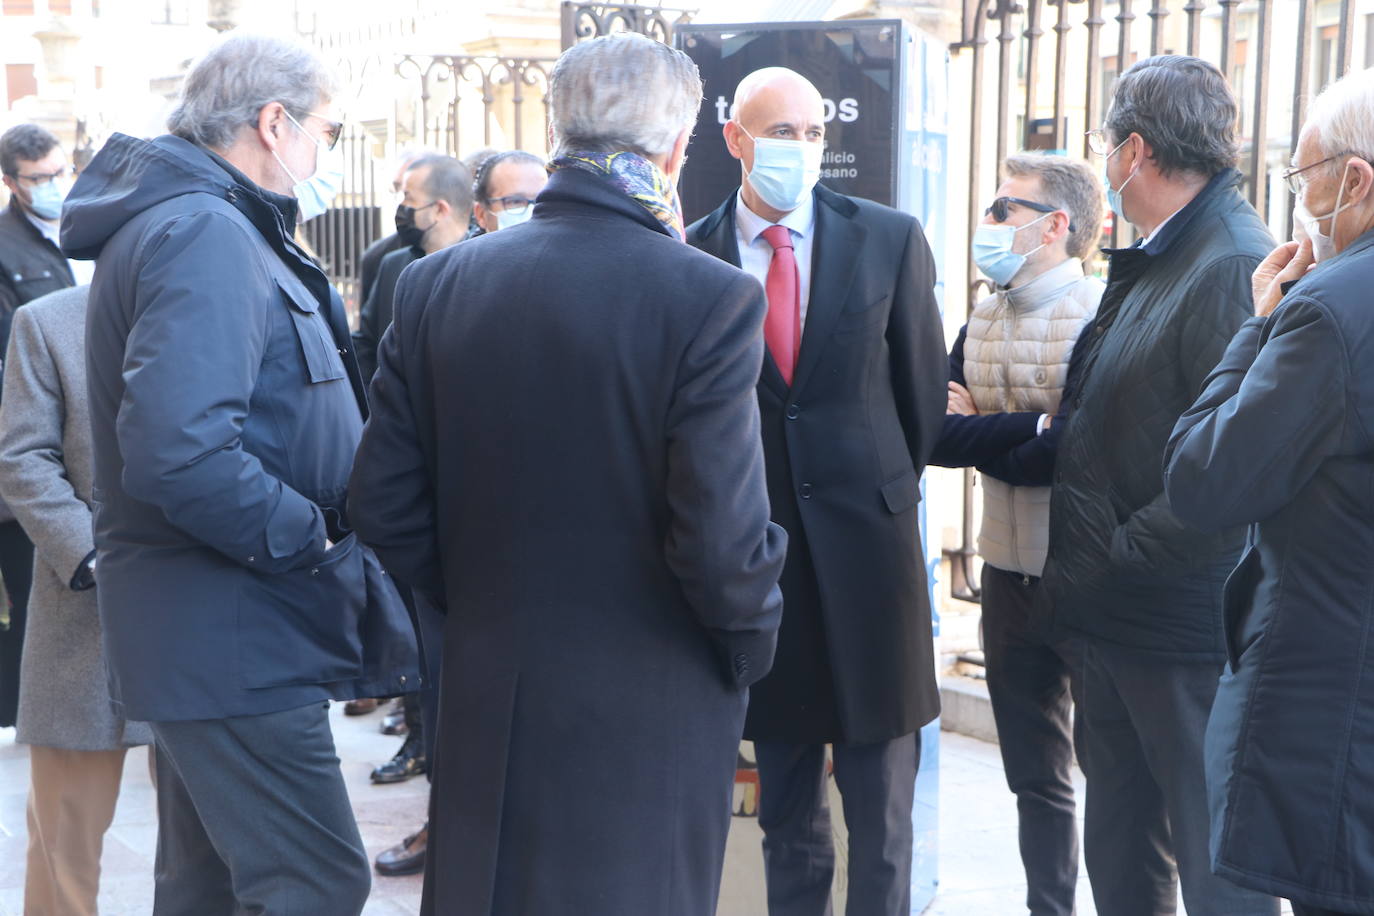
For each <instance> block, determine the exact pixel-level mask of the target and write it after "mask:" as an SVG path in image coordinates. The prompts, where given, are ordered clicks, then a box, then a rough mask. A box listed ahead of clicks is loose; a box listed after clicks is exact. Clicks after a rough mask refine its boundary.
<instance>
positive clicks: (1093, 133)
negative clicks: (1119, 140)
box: [1088, 127, 1112, 156]
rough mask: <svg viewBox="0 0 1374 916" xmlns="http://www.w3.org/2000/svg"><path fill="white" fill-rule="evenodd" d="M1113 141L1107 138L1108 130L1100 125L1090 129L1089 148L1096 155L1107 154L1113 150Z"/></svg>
mask: <svg viewBox="0 0 1374 916" xmlns="http://www.w3.org/2000/svg"><path fill="white" fill-rule="evenodd" d="M1111 148H1112V141H1111V140H1110V139H1108V138H1107V132H1106V131H1105V130H1103V129H1102V128H1100V127H1098V128H1095V129H1093V130H1090V131H1088V149H1089V150H1090V151H1091V152H1092V153H1093V154H1095V155H1098V156H1105V155H1107V153H1108V152H1110V151H1111Z"/></svg>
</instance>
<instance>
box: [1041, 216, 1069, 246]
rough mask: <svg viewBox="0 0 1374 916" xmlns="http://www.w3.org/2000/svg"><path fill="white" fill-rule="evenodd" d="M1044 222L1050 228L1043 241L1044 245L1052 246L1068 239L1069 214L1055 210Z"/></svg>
mask: <svg viewBox="0 0 1374 916" xmlns="http://www.w3.org/2000/svg"><path fill="white" fill-rule="evenodd" d="M1045 222H1047V223H1049V224H1050V228H1049V230H1048V231H1047V232H1046V233H1045V238H1044V239H1043V241H1044V243H1045V244H1046V245H1053V244H1054V243H1055V242H1057V241H1059V240H1060V239H1062V238H1068V236H1069V223H1070V222H1071V220H1070V219H1069V214H1067V213H1065V212H1064V211H1063V210H1056V211H1055V212H1054V213H1053V214H1052V215H1051V216H1050V218H1049V219H1047V220H1045Z"/></svg>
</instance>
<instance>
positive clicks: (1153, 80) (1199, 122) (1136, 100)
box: [1106, 54, 1239, 178]
mask: <svg viewBox="0 0 1374 916" xmlns="http://www.w3.org/2000/svg"><path fill="white" fill-rule="evenodd" d="M1237 111H1238V109H1237V107H1236V97H1235V96H1234V95H1233V94H1232V93H1231V87H1230V85H1228V84H1227V82H1226V77H1224V76H1222V75H1221V71H1220V70H1218V69H1217V68H1216V67H1214V66H1213V65H1212V64H1209V63H1208V62H1207V61H1205V60H1202V59H1200V58H1197V57H1184V56H1182V55H1179V54H1160V55H1158V56H1156V57H1147V58H1146V59H1145V60H1142V61H1140V62H1139V63H1138V64H1136V65H1135V66H1133V67H1131V68H1130V69H1129V70H1127V71H1126V72H1125V73H1123V74H1121V78H1120V79H1118V80H1117V81H1116V89H1115V90H1114V92H1113V94H1112V107H1111V110H1110V111H1109V112H1108V114H1107V123H1106V127H1107V131H1108V133H1110V134H1111V138H1110V139H1111V142H1112V145H1113V146H1115V145H1116V144H1118V143H1120V142H1121V141H1123V140H1125V139H1126V138H1127V137H1129V136H1130V135H1131V134H1133V133H1134V134H1140V136H1141V137H1143V138H1144V139H1145V142H1146V143H1148V144H1150V149H1151V150H1152V151H1153V154H1154V155H1153V159H1154V163H1155V166H1156V167H1157V168H1158V169H1159V171H1160V174H1161V175H1171V174H1173V173H1174V172H1190V173H1193V174H1200V175H1204V176H1206V177H1208V178H1211V177H1212V176H1213V175H1216V174H1217V173H1218V172H1222V171H1225V170H1226V169H1229V168H1233V167H1234V166H1235V164H1236V156H1237V153H1238V150H1239V146H1238V145H1237V143H1236V114H1237Z"/></svg>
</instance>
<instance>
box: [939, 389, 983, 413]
mask: <svg viewBox="0 0 1374 916" xmlns="http://www.w3.org/2000/svg"><path fill="white" fill-rule="evenodd" d="M945 413H947V414H949V413H954V414H959V415H960V416H965V417H976V416H978V407H977V406H976V405H975V404H974V403H973V395H971V394H969V393H968V389H967V388H965V387H964V386H963V385H960V384H959V383H958V382H950V383H949V406H948V407H946V408H945Z"/></svg>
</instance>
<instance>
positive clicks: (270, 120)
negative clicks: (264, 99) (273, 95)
mask: <svg viewBox="0 0 1374 916" xmlns="http://www.w3.org/2000/svg"><path fill="white" fill-rule="evenodd" d="M290 126H291V122H290V121H288V120H287V118H286V108H285V107H284V106H283V105H282V103H281V102H268V103H267V104H266V105H264V106H262V110H260V111H259V112H258V124H257V128H258V139H259V140H261V141H262V145H263V146H265V147H266V148H267V149H269V150H273V151H275V150H276V149H277V146H278V145H279V144H280V143H281V142H282V140H283V139H284V138H285V136H286V128H288V127H290Z"/></svg>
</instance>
